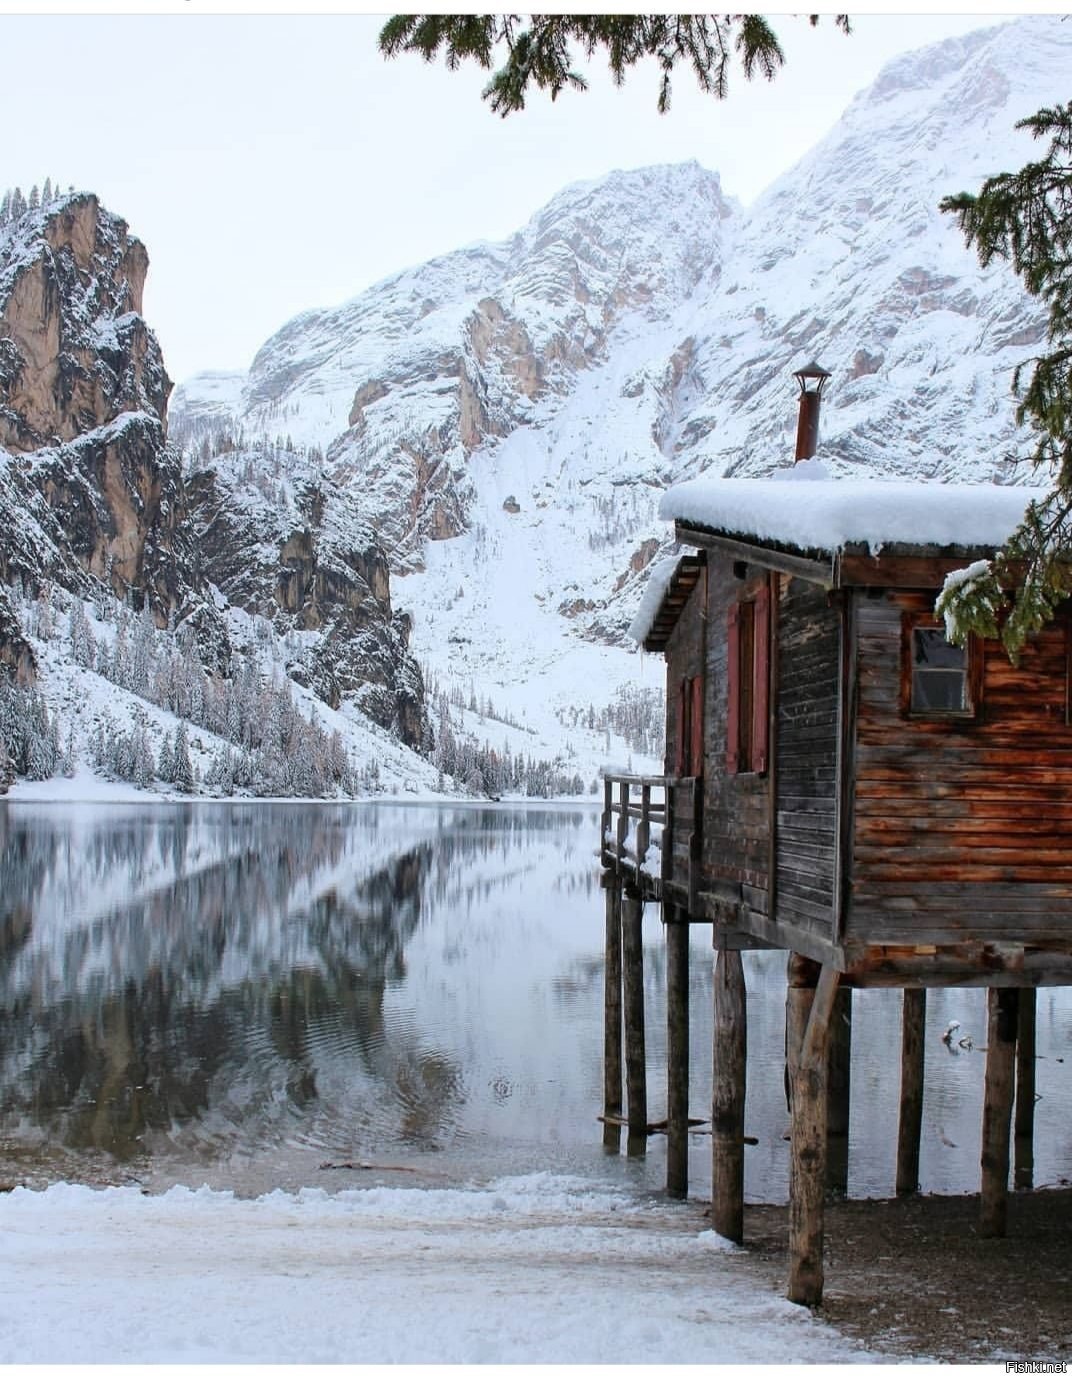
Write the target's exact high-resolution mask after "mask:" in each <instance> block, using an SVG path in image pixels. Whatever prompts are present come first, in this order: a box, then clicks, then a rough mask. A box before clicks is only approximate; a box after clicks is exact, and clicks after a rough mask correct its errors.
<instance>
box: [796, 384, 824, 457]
mask: <svg viewBox="0 0 1072 1379" xmlns="http://www.w3.org/2000/svg"><path fill="white" fill-rule="evenodd" d="M793 377H794V378H795V379H796V380H797V382H798V383H799V384H800V414H799V416H798V418H797V453H796V455H795V456H794V457H793V463H794V464H796V463H798V462H799V461H800V460H810V459H811V457H812V456H813V455H814V454H815V452H816V450H817V449H818V448H819V406H820V404H821V402H822V396H823V386H824V384H825V383H826V380H827V379H828V378H829V377H830V374H829V373H828V372H827V370H826V369H824V368H823V366H822V365H821V364H817V363H816V362H815V360H814V359H813V360H812V362H811V363H810V364H806V365H805V366H804V368H802V369H798V370H797V371H796V373H795V374H794V375H793Z"/></svg>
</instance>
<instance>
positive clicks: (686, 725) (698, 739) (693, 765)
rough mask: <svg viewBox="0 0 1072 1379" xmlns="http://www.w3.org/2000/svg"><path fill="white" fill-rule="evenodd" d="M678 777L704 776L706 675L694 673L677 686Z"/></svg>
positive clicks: (676, 766) (675, 769)
mask: <svg viewBox="0 0 1072 1379" xmlns="http://www.w3.org/2000/svg"><path fill="white" fill-rule="evenodd" d="M674 774H675V775H677V776H702V775H703V676H701V675H693V676H691V677H689V678H686V679H684V680H682V681H681V683H680V685H679V686H678V709H677V755H676V759H675V762H674Z"/></svg>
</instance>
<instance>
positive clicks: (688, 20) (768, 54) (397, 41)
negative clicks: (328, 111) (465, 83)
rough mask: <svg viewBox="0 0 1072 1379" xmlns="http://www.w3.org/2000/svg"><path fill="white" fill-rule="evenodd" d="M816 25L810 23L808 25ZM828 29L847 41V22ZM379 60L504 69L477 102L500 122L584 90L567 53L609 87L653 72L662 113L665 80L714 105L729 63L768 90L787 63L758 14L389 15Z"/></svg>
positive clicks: (840, 18)
mask: <svg viewBox="0 0 1072 1379" xmlns="http://www.w3.org/2000/svg"><path fill="white" fill-rule="evenodd" d="M818 19H819V16H818V15H811V16H810V21H811V23H812V24H815V23H817V22H818ZM834 21H835V23H836V25H837V27H838V28H839V29H841V31H842V32H843V33H846V34H848V33H850V32H851V29H850V25H849V21H848V17H847V16H846V15H836V16H835V17H834ZM379 46H380V51H381V52H382V53H383V55H384V57H397V56H399V54H401V53H417V54H419V55H420V56H421V57H422V58H423V59H424V60H425V61H426V62H431V61H433V60H434V59H435V58H436V57H438V56H439V55H440V54H442V56H443V59H444V61H445V62H446V65H447V67H448V69H449V70H452V71H453V70H455V69H456V68H457V67H459V66H460V65H461V64H462V63H463V62H464V61H466V60H467V59H469V60H472V61H474V62H476V63H477V64H478V66H480V67H483V68H484V69H490V68H492V67H493V66H494V65H495V63H496V62H497V61H498V60H499V58H498V57H497V56H496V54H497V53H499V54H502V55H504V57H505V60H504V61H503V62H502V65H501V66H500V67H499V68H498V70H497V71H496V72H495V74H494V76H493V77H492V78H491V80H490V81H489V83H488V84H487V86H486V87H485V88H484V92H483V95H484V99H485V100H487V101H488V103H489V104H490V106H491V108H492V110H494V111H495V113H496V114H498V115H504V116H505V115H509V114H512V113H514V112H515V111H518V110H523V109H524V108H525V99H526V96H527V94H528V92H529V90H530V89H531V88H532V87H535V88H536V89H537V90H541V91H546V92H548V94H549V95H550V97H551V99H552V100H556V99H557V98H558V96H559V94H560V93H561V92H562V91H564V90H566V89H570V90H574V91H584V90H586V89H587V85H588V83H587V81H586V80H585V78H584V76H583V75H582V74H581V73H580V72H579V71H578V70H576V62H575V59H574V55H573V54H574V51H575V50H576V51H577V52H578V53H579V55H581V56H583V57H584V58H587V59H591V58H592V57H593V56H594V55H595V53H596V52H597V51H598V50H603V51H605V52H606V56H607V62H608V65H609V67H610V72H611V77H612V79H613V80H614V82H615V84H616V85H619V86H620V85H621V84H622V83H623V82H624V81H625V78H626V75H627V74H628V72H629V71H630V70H631V69H632V68H633V67H634V66H635V65H636V64H637V63H638V62H640V61H641V60H642V59H643V58H645V57H651V58H654V59H655V61H656V63H657V64H658V66H659V69H660V74H661V75H660V82H659V95H658V109H659V111H660V113H662V112H665V111H666V110H668V109H669V108H670V96H671V76H672V75H673V74H674V73H675V72H676V71H677V70H678V69H679V68H680V67H688V68H690V69H691V70H692V73H693V75H694V76H695V78H696V81H697V83H698V85H699V87H700V89H701V90H702V91H704V92H707V93H708V94H710V95H713V96H715V98H716V99H718V100H723V99H725V97H726V95H727V94H728V92H729V77H730V70H731V68H732V66H733V64H734V59H735V57H736V60H737V61H738V62H739V63H740V66H741V70H742V71H743V72H744V75H745V78H746V80H752V79H754V77H756V76H757V75H759V76H762V77H763V78H764V79H765V80H767V81H772V80H773V79H774V77H775V76H776V75H777V73H778V71H779V69H780V68H781V67H782V66H783V65H784V63H785V55H784V53H783V52H782V48H781V45H780V44H779V42H778V38H777V35H776V34H775V32H774V30H773V29H772V27H771V25H770V23H769V22H768V21H767V19H765V18H764V17H763V16H762V15H758V14H729V15H717V14H672V15H666V14H602V15H600V14H596V15H591V14H558V15H553V14H552V15H548V14H533V15H528V16H521V15H516V14H513V15H494V14H476V15H458V14H442V15H435V14H425V15H420V14H409V15H405V14H403V15H394V16H392V17H391V18H390V19H388V20H387V22H386V23H385V24H384V26H383V28H382V29H381V31H380V37H379Z"/></svg>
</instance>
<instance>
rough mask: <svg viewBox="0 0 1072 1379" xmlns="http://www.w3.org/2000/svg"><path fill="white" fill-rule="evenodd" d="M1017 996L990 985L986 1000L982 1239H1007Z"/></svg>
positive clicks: (981, 1203) (980, 1224) (1007, 988)
mask: <svg viewBox="0 0 1072 1379" xmlns="http://www.w3.org/2000/svg"><path fill="white" fill-rule="evenodd" d="M1018 997H1019V992H1018V991H1017V990H1016V989H1015V988H1014V987H1000V988H998V987H991V989H990V990H989V991H988V992H987V997H986V999H987V1029H986V1044H987V1048H986V1076H985V1081H984V1084H983V1151H982V1185H981V1193H980V1203H979V1234H980V1235H982V1236H1001V1235H1004V1234H1005V1230H1006V1225H1007V1218H1008V1205H1009V1131H1010V1128H1011V1122H1012V1101H1013V1072H1014V1067H1015V1061H1016V1025H1017V1019H1016V1012H1017V1006H1018V1004H1019V1000H1018Z"/></svg>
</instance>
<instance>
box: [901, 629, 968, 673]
mask: <svg viewBox="0 0 1072 1379" xmlns="http://www.w3.org/2000/svg"><path fill="white" fill-rule="evenodd" d="M912 638H913V647H912V652H913V655H912V664H913V665H914V666H919V667H920V668H924V667H929V668H930V669H931V670H960V671H963V670H964V661H965V656H964V648H963V647H962V646H950V644H949V643H948V642H947V641H946V639H945V633H944V632H943V631H942V629H941V628H940V627H916V628H913V629H912Z"/></svg>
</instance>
